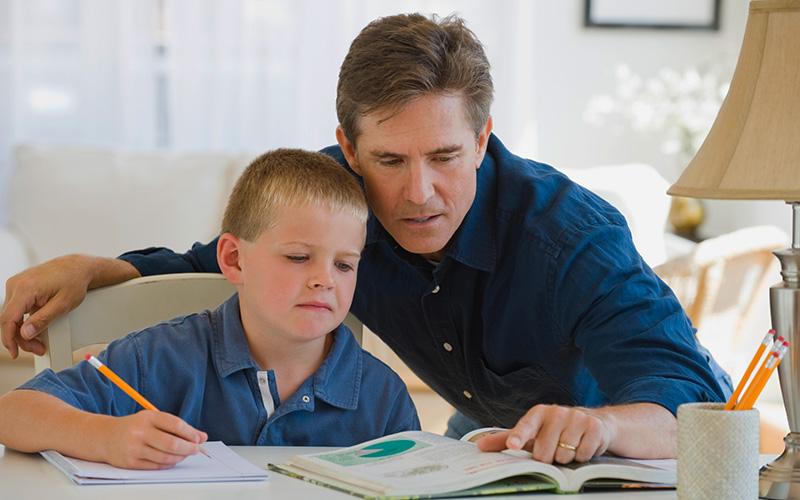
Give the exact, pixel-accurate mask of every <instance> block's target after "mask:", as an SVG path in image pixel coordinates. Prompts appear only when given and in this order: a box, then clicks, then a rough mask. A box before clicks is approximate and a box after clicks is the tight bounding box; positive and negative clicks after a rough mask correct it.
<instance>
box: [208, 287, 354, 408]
mask: <svg viewBox="0 0 800 500" xmlns="http://www.w3.org/2000/svg"><path fill="white" fill-rule="evenodd" d="M211 320H212V325H213V328H214V342H213V346H214V347H213V360H214V365H215V366H216V369H217V373H218V374H219V376H220V377H222V378H224V377H227V376H228V375H231V374H232V373H235V372H238V371H240V370H244V369H248V368H252V369H254V370H259V369H260V368H259V366H258V365H257V364H256V362H255V361H254V360H253V358H252V356H251V355H250V348H249V347H248V345H247V337H246V336H245V334H244V328H243V327H242V318H241V314H240V311H239V294H235V295H233V296H232V297H231V298H229V299H228V300H226V301H225V302H224V303H223V304H222V305H221V306H220V307H219V308H217V309H216V310H215V311H214V312H213V313H211ZM330 335H333V343H332V344H331V350H330V352H329V353H328V355H327V356H326V357H325V360H324V361H323V362H322V365H320V367H319V368H318V369H317V371H316V372H314V375H312V381H313V386H314V396H315V397H318V398H320V399H322V400H323V401H325V402H326V403H328V404H330V405H333V406H337V407H339V408H343V409H346V410H354V409H356V408H357V407H358V395H359V392H360V390H361V373H362V364H363V359H362V357H363V356H362V351H361V347H360V346H359V345H358V343H357V342H356V340H355V338H354V337H353V334H352V333H351V332H350V330H349V329H348V328H347V327H345V326H344V325H339V326H338V327H337V328H336V330H334V331H333V332H331V333H330Z"/></svg>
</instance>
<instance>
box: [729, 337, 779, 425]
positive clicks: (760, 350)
mask: <svg viewBox="0 0 800 500" xmlns="http://www.w3.org/2000/svg"><path fill="white" fill-rule="evenodd" d="M773 337H775V330H773V329H770V330H769V331H768V332H767V334H766V335H764V340H762V341H761V345H759V346H758V349H757V350H756V354H755V356H753V359H751V360H750V364H749V365H747V370H745V371H744V375H742V380H740V381H739V385H737V386H736V390H735V391H733V394H731V398H730V399H729V400H728V402H727V403H726V404H725V409H726V410H732V409H733V408H734V407H735V406H736V403H737V402H738V398H739V394H741V393H742V390H743V389H744V387H745V385H747V381H748V380H749V379H750V375H751V374H752V373H753V369H755V367H756V365H757V364H758V360H760V359H761V355H762V354H764V351H765V350H766V349H767V347H769V345H770V344H771V343H772V339H773Z"/></svg>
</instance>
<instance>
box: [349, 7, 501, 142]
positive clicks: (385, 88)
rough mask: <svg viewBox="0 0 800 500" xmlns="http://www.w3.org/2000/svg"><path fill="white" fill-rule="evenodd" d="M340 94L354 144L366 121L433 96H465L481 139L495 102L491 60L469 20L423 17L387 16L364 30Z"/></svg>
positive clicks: (353, 48)
mask: <svg viewBox="0 0 800 500" xmlns="http://www.w3.org/2000/svg"><path fill="white" fill-rule="evenodd" d="M336 90H337V95H336V114H337V116H338V118H339V124H340V125H341V127H342V130H343V131H344V134H345V135H346V136H347V138H348V139H349V140H350V141H351V142H353V143H355V140H356V138H357V137H358V135H359V133H360V130H359V129H358V119H359V118H360V117H361V116H363V115H366V114H368V113H371V112H372V111H375V110H377V109H380V108H389V109H399V108H401V107H402V106H404V105H405V104H407V103H408V102H410V101H411V100H413V99H415V98H418V97H422V96H424V95H431V94H458V95H461V96H463V98H464V104H465V111H466V113H467V119H468V120H469V121H470V123H471V125H472V127H473V129H474V131H475V135H476V136H477V135H478V133H479V132H480V130H481V128H482V127H483V126H484V124H486V120H488V119H489V110H490V108H491V105H492V97H493V95H492V94H493V86H492V77H491V75H490V73H489V60H488V59H487V58H486V53H485V52H484V51H483V46H482V45H481V42H480V40H478V38H477V37H476V36H475V34H474V33H473V32H472V31H470V30H469V29H468V28H467V27H466V26H465V25H464V20H463V19H461V18H459V17H457V16H448V17H445V18H439V17H437V16H435V15H434V16H432V17H431V18H430V19H429V18H427V17H425V16H423V15H421V14H399V15H395V16H388V17H382V18H379V19H376V20H375V21H372V22H371V23H369V24H368V25H367V26H366V27H365V28H364V29H363V30H361V33H359V34H358V36H357V37H356V38H355V40H353V43H352V44H351V45H350V50H349V51H348V52H347V56H345V58H344V62H343V63H342V67H341V69H340V70H339V84H338V86H337V89H336Z"/></svg>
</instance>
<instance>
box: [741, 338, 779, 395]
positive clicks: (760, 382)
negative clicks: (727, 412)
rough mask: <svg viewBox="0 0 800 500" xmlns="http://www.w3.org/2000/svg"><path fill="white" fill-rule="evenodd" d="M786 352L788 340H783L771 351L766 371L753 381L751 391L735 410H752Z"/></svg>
mask: <svg viewBox="0 0 800 500" xmlns="http://www.w3.org/2000/svg"><path fill="white" fill-rule="evenodd" d="M788 350H789V341H788V340H784V341H783V344H782V345H781V346H779V347H778V348H777V349H776V350H773V352H772V353H771V354H772V356H771V359H768V360H767V366H766V371H764V372H763V373H762V374H761V376H760V377H759V378H758V379H757V380H753V384H751V389H752V390H750V391H749V392H750V394H749V395H746V397H743V398H742V402H741V403H740V404H739V405H737V407H736V409H737V410H750V409H752V408H753V405H754V404H755V402H756V400H757V399H758V397H759V396H760V395H761V391H763V390H764V387H765V386H766V385H767V382H768V381H769V378H770V377H771V376H772V373H773V372H774V371H775V369H776V368H778V365H779V364H781V360H782V359H783V357H784V356H785V355H786V352H787V351H788Z"/></svg>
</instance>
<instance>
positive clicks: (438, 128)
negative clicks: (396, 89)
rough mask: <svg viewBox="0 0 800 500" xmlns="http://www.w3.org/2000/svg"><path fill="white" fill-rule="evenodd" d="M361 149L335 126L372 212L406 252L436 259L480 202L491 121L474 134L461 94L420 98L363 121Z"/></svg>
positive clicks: (377, 111)
mask: <svg viewBox="0 0 800 500" xmlns="http://www.w3.org/2000/svg"><path fill="white" fill-rule="evenodd" d="M359 128H360V131H361V132H360V135H359V136H358V139H357V145H356V144H353V143H351V142H350V141H349V140H348V139H347V138H346V137H345V136H344V133H343V132H342V130H341V128H339V129H337V131H336V137H337V139H338V141H339V144H340V146H341V147H342V151H343V152H344V154H345V157H346V159H347V162H348V163H349V164H350V166H351V167H352V168H353V170H355V172H356V173H358V174H359V175H360V176H361V177H362V178H363V179H364V185H365V188H366V195H367V199H368V200H369V204H370V208H372V211H373V213H374V214H375V216H376V217H377V218H378V220H379V221H380V222H381V224H382V225H383V227H384V228H386V230H387V231H388V232H389V233H390V234H391V235H392V237H393V238H394V239H395V241H397V243H399V244H400V245H401V246H402V247H403V248H405V249H406V250H408V251H409V252H412V253H416V254H421V255H423V256H425V257H428V258H433V259H436V260H439V259H441V257H442V254H443V253H444V250H445V247H446V246H447V243H448V242H449V241H450V239H451V238H452V237H453V235H454V234H455V232H456V230H457V229H458V227H459V226H460V225H461V222H462V221H463V220H464V217H465V216H466V214H467V211H469V208H470V207H471V206H472V202H473V200H474V199H475V190H476V179H477V177H476V171H477V169H478V168H479V167H480V164H481V161H483V155H484V153H485V152H486V144H487V141H488V139H489V135H490V133H491V129H492V122H491V119H489V120H488V121H487V123H486V124H485V126H484V128H483V129H482V130H481V131H480V133H479V134H478V137H477V138H476V136H475V131H474V129H473V128H472V126H471V124H470V122H469V120H468V119H467V116H466V112H465V110H464V102H463V99H462V98H461V97H460V96H458V95H427V96H423V97H419V98H417V99H415V100H413V101H411V102H409V103H408V104H406V105H405V106H404V107H403V108H401V109H400V110H381V109H379V110H376V111H374V112H372V113H368V114H367V115H365V116H363V117H361V119H360V120H359Z"/></svg>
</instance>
